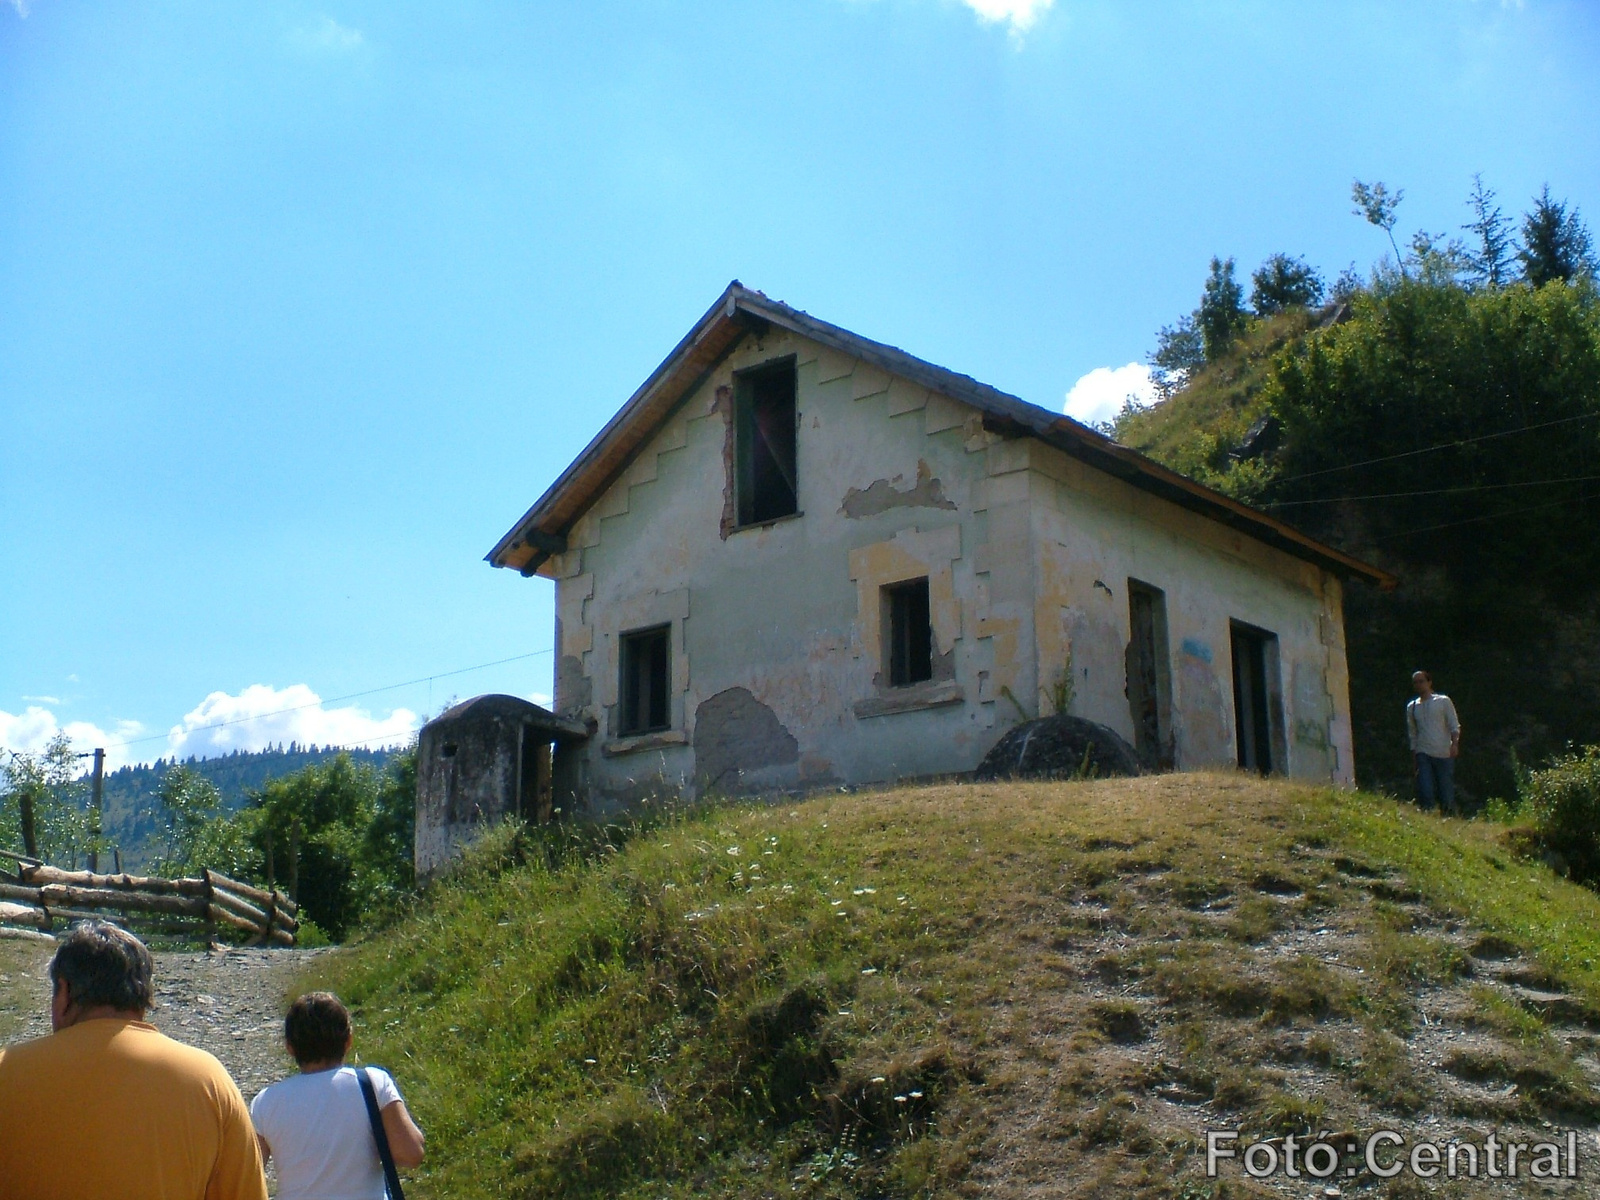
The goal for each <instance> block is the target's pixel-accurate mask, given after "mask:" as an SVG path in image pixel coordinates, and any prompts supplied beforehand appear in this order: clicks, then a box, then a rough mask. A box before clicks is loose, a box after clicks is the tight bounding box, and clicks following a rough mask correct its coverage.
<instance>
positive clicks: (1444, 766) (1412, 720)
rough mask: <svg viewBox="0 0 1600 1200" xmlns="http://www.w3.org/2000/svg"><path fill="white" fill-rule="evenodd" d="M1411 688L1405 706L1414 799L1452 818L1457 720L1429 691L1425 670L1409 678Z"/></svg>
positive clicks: (1446, 700)
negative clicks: (1413, 694) (1414, 695)
mask: <svg viewBox="0 0 1600 1200" xmlns="http://www.w3.org/2000/svg"><path fill="white" fill-rule="evenodd" d="M1411 686H1412V687H1413V688H1415V689H1416V692H1417V698H1416V699H1415V700H1413V701H1411V703H1409V704H1407V705H1406V734H1407V736H1408V737H1409V738H1410V741H1411V763H1412V769H1413V771H1414V772H1415V774H1416V777H1417V800H1418V802H1419V803H1420V804H1421V805H1422V807H1423V808H1425V809H1428V808H1432V807H1434V805H1438V807H1439V810H1440V811H1441V812H1448V813H1450V814H1451V815H1452V816H1454V815H1456V813H1457V810H1456V759H1457V757H1459V756H1460V754H1461V718H1459V717H1458V716H1456V706H1455V704H1454V703H1452V702H1451V700H1450V697H1449V696H1446V695H1445V694H1444V693H1443V692H1436V691H1434V690H1433V676H1432V675H1430V674H1429V673H1428V672H1427V671H1418V672H1416V673H1415V674H1414V675H1412V676H1411Z"/></svg>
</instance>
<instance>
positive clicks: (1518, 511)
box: [1373, 496, 1586, 542]
mask: <svg viewBox="0 0 1600 1200" xmlns="http://www.w3.org/2000/svg"><path fill="white" fill-rule="evenodd" d="M1585 498H1586V497H1583V496H1568V497H1567V498H1566V499H1565V500H1551V501H1550V502H1549V503H1547V504H1530V505H1529V506H1528V507H1527V508H1512V509H1507V510H1506V511H1505V512H1497V513H1488V514H1486V515H1484V516H1481V517H1468V518H1467V519H1466V520H1464V521H1446V522H1444V523H1443V524H1442V525H1424V526H1422V527H1421V528H1419V529H1404V530H1401V531H1400V532H1399V533H1386V534H1384V535H1383V536H1382V537H1380V538H1374V539H1373V541H1376V542H1388V541H1393V540H1394V539H1395V538H1401V537H1409V536H1411V535H1412V534H1414V533H1432V532H1433V531H1434V530H1436V529H1455V528H1457V527H1458V526H1461V525H1477V524H1480V523H1482V522H1484V521H1495V520H1498V519H1499V518H1501V517H1517V516H1521V515H1522V514H1523V513H1531V512H1541V511H1543V510H1544V509H1547V508H1560V507H1561V506H1562V505H1564V504H1571V503H1572V502H1573V501H1574V500H1583V499H1585Z"/></svg>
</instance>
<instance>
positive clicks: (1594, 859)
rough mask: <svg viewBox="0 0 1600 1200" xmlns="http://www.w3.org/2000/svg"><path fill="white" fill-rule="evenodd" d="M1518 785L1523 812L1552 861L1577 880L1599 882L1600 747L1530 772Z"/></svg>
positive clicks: (1575, 753)
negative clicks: (1555, 861)
mask: <svg viewBox="0 0 1600 1200" xmlns="http://www.w3.org/2000/svg"><path fill="white" fill-rule="evenodd" d="M1519 790H1520V793H1521V808H1522V812H1523V813H1524V814H1525V815H1526V816H1527V817H1529V818H1530V819H1531V820H1532V821H1533V827H1534V829H1535V831H1536V832H1537V834H1538V837H1539V843H1540V845H1541V846H1543V848H1544V850H1545V852H1546V853H1547V854H1549V855H1551V856H1553V857H1555V858H1557V859H1558V860H1559V861H1558V863H1557V864H1556V865H1559V866H1561V867H1564V868H1565V870H1566V873H1567V874H1568V875H1570V876H1571V877H1572V878H1574V879H1576V880H1578V881H1580V882H1582V883H1589V884H1593V883H1596V882H1600V746H1584V747H1583V748H1582V749H1579V750H1574V751H1571V752H1569V753H1567V754H1564V755H1562V756H1561V757H1559V758H1557V759H1555V760H1554V761H1553V762H1551V764H1550V765H1549V766H1548V767H1545V768H1543V769H1542V770H1538V771H1530V772H1529V773H1528V774H1527V776H1526V777H1525V778H1524V779H1523V780H1522V781H1521V784H1520V786H1519Z"/></svg>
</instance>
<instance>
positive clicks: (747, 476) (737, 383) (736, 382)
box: [729, 354, 802, 531]
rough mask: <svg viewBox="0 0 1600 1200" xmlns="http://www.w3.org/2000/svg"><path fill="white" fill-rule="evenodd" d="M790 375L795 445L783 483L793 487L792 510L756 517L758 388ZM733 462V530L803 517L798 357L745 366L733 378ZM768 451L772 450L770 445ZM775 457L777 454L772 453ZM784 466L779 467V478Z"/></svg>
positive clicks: (791, 488) (791, 451)
mask: <svg viewBox="0 0 1600 1200" xmlns="http://www.w3.org/2000/svg"><path fill="white" fill-rule="evenodd" d="M780 373H782V374H785V375H787V377H788V379H789V383H790V400H789V407H790V410H791V413H792V415H793V439H794V440H793V444H792V446H791V447H790V448H789V449H790V455H789V462H788V466H789V470H790V474H791V475H792V478H786V479H785V480H784V482H786V483H788V484H790V490H791V493H792V495H791V499H792V507H790V509H789V510H788V511H787V512H775V513H768V512H766V510H765V509H762V510H761V511H762V512H763V513H764V514H765V515H761V516H757V515H756V513H757V508H756V501H757V499H758V496H757V492H756V482H755V480H754V478H753V474H754V471H755V459H754V454H755V449H754V442H753V438H754V435H755V432H756V431H757V426H756V423H755V420H754V409H755V389H756V387H757V385H758V384H759V383H760V381H761V380H762V377H763V376H768V377H770V376H774V375H778V374H780ZM732 422H733V455H732V459H733V461H732V462H731V463H730V464H729V469H730V470H731V471H732V474H733V478H732V481H731V482H732V484H733V487H732V491H733V529H734V530H735V531H737V530H740V529H755V528H759V527H761V526H763V525H771V524H772V523H774V522H776V521H786V520H789V519H790V518H792V517H798V516H801V515H802V513H801V509H800V372H799V364H798V359H797V356H796V355H793V354H788V355H784V356H783V357H781V358H774V359H770V360H768V361H767V362H764V363H761V364H760V365H758V366H753V367H746V368H744V369H743V370H740V371H735V372H734V376H733V414H732ZM768 449H769V450H772V447H771V443H770V442H769V443H768ZM773 458H774V459H777V458H778V455H777V453H776V452H775V451H773ZM782 467H783V464H782V463H779V464H778V470H779V474H780V476H781V475H782Z"/></svg>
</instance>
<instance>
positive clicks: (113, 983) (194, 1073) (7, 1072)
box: [0, 921, 267, 1200]
mask: <svg viewBox="0 0 1600 1200" xmlns="http://www.w3.org/2000/svg"><path fill="white" fill-rule="evenodd" d="M151 970H152V963H151V961H150V952H149V951H148V950H146V949H145V947H144V943H143V942H141V941H139V939H138V938H136V937H134V936H133V935H132V934H131V933H128V932H127V931H125V930H122V929H118V928H117V927H116V926H115V925H110V924H107V923H105V922H103V921H86V922H83V923H82V924H79V925H77V926H75V927H74V928H73V929H72V930H71V932H69V933H68V934H67V936H66V937H65V938H63V939H62V942H61V946H60V948H59V949H57V951H56V955H55V958H53V959H52V960H51V961H50V982H51V986H52V987H53V989H54V992H53V994H52V996H51V1001H50V1024H51V1027H52V1028H53V1029H54V1030H55V1032H54V1033H52V1034H51V1035H50V1036H49V1037H43V1038H38V1039H37V1040H35V1041H31V1042H23V1043H22V1044H20V1045H17V1046H12V1047H10V1048H9V1049H6V1050H0V1200H67V1198H68V1197H72V1198H78V1197H82V1198H84V1200H88V1198H89V1197H98V1196H106V1197H111V1196H116V1197H119V1200H266V1195H267V1183H266V1179H265V1178H264V1176H263V1175H262V1172H261V1152H260V1150H259V1148H258V1147H257V1145H256V1135H255V1129H254V1128H253V1127H252V1126H251V1124H250V1112H249V1110H248V1109H247V1108H246V1107H245V1103H244V1098H243V1097H242V1096H240V1095H239V1089H238V1088H237V1087H236V1086H234V1082H233V1080H232V1079H231V1078H229V1076H228V1072H227V1071H225V1070H224V1069H223V1067H222V1064H221V1063H219V1062H218V1061H217V1060H216V1059H214V1058H212V1057H211V1055H209V1054H207V1053H206V1052H205V1051H203V1050H196V1049H195V1048H194V1047H192V1046H185V1045H183V1044H182V1043H181V1042H175V1041H172V1040H171V1039H170V1038H167V1037H165V1036H164V1035H162V1034H161V1033H159V1032H158V1031H157V1030H156V1029H155V1027H154V1026H152V1025H147V1024H145V1021H144V1015H145V1012H146V1011H147V1010H148V1009H149V1008H150V1001H151V995H152V989H151V981H150V976H151Z"/></svg>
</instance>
